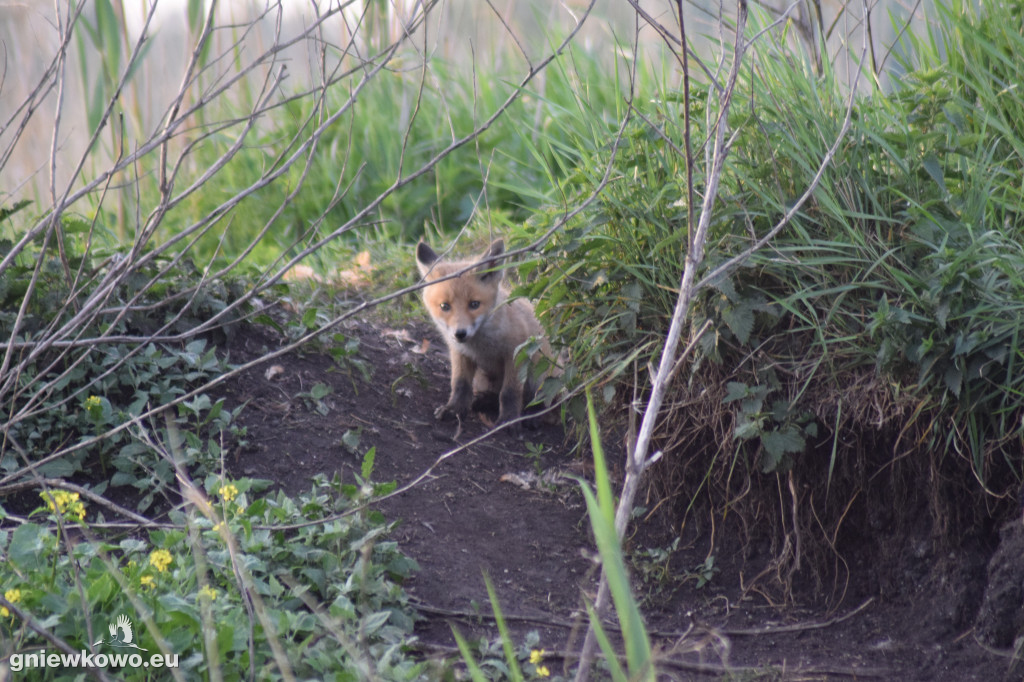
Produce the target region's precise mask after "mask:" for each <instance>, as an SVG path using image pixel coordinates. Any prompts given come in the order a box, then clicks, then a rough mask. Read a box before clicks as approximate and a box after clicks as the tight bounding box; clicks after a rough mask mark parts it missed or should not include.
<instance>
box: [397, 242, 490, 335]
mask: <svg viewBox="0 0 1024 682" xmlns="http://www.w3.org/2000/svg"><path fill="white" fill-rule="evenodd" d="M504 250H505V247H504V243H503V242H502V241H501V240H498V241H496V242H494V243H493V244H491V248H490V249H489V250H488V251H487V253H485V254H484V255H483V256H482V257H481V258H480V260H479V261H478V262H479V265H478V266H477V267H476V268H474V269H472V270H469V271H467V272H464V273H463V274H462V275H460V276H458V277H455V278H452V279H449V280H445V281H442V282H438V283H437V284H435V285H433V286H428V287H427V288H425V289H424V290H423V303H424V304H425V305H426V307H427V311H428V312H429V313H430V316H431V317H432V318H433V319H434V323H435V324H436V325H437V328H438V329H439V330H440V331H441V333H443V334H444V335H445V338H446V340H449V339H450V340H454V341H456V342H458V343H469V342H471V340H472V339H473V338H474V337H475V336H476V335H477V333H478V332H479V331H480V329H481V328H483V327H484V325H485V324H486V322H487V320H488V318H489V316H490V314H491V313H492V312H493V311H494V309H495V308H496V307H497V305H498V303H499V302H500V298H501V294H502V291H501V283H502V280H503V276H502V272H501V271H500V270H488V269H487V268H488V267H489V266H490V265H491V264H492V263H493V259H494V258H496V257H497V256H500V255H501V254H502V253H503V252H504ZM416 264H417V266H418V267H419V271H420V274H421V275H423V277H424V280H425V281H427V282H434V281H436V280H438V279H441V278H444V277H446V276H448V275H450V274H452V273H454V272H458V271H459V270H463V269H465V268H467V267H468V266H470V265H472V264H473V263H472V262H468V261H466V262H452V263H449V262H443V261H441V259H440V256H438V254H437V253H435V252H434V250H433V249H431V248H430V247H429V246H428V245H427V244H426V243H424V242H420V243H419V245H418V246H417V247H416Z"/></svg>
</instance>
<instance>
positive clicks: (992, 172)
mask: <svg viewBox="0 0 1024 682" xmlns="http://www.w3.org/2000/svg"><path fill="white" fill-rule="evenodd" d="M999 14H1000V13H999V12H998V11H996V10H995V8H991V7H989V8H983V9H982V10H981V11H980V12H975V11H973V10H971V11H968V10H966V9H964V8H953V9H950V10H948V11H947V10H942V11H941V12H940V15H939V16H938V17H937V18H936V20H937V22H938V23H937V28H936V29H935V33H934V34H933V37H932V41H931V43H929V44H927V45H926V44H923V43H921V44H918V45H916V46H914V49H912V50H910V52H911V53H912V54H914V55H917V58H918V59H919V60H920V63H919V64H916V65H912V64H910V63H908V64H907V68H908V69H910V70H909V72H908V74H907V75H906V76H905V77H904V78H903V79H902V81H901V84H900V85H899V86H897V89H896V91H895V92H894V93H892V94H888V95H887V94H884V93H881V92H874V93H872V94H871V95H870V96H863V97H860V98H859V99H858V100H857V101H856V103H855V110H854V117H853V121H852V126H851V129H850V132H849V134H848V135H847V136H846V137H845V138H844V139H843V144H842V147H841V148H840V150H839V153H837V154H836V156H835V158H834V159H833V160H832V163H831V166H830V167H829V168H828V170H827V172H826V173H825V174H824V176H823V177H822V180H821V182H820V184H819V185H818V187H817V189H816V190H815V192H814V194H813V196H812V197H811V198H810V200H809V201H808V202H807V203H806V204H805V205H804V206H803V207H802V208H801V209H800V210H799V211H798V212H797V214H796V215H795V217H794V218H793V220H792V221H791V222H790V223H789V224H788V226H787V227H786V228H785V229H784V230H783V231H782V232H781V233H780V234H779V235H778V236H777V237H776V238H775V239H774V240H773V241H772V243H771V245H770V246H769V247H767V248H763V249H761V250H759V251H756V252H754V253H753V254H751V255H750V256H749V258H748V259H747V260H745V261H744V262H743V263H742V264H741V265H740V266H739V267H735V268H733V269H730V270H725V271H722V272H720V271H718V270H716V268H718V266H720V265H721V264H723V263H726V262H728V261H729V260H730V259H732V258H733V257H735V256H736V255H738V254H740V253H742V252H743V251H744V250H745V249H747V248H748V247H749V246H750V245H751V244H752V243H754V242H755V241H756V239H757V238H758V237H759V236H760V235H763V234H766V233H767V232H768V230H769V229H771V228H772V226H773V225H775V224H776V223H777V222H778V220H779V219H780V218H781V217H782V216H783V215H784V214H786V213H787V211H788V210H789V208H790V207H791V206H792V205H793V202H795V201H796V199H797V198H798V196H799V195H800V194H801V193H802V192H803V191H804V190H805V188H807V187H809V186H811V182H812V178H813V177H814V175H815V173H816V170H817V168H818V165H819V163H820V160H821V159H823V158H826V153H827V151H828V149H829V146H830V144H832V142H833V140H835V139H836V138H837V136H838V134H839V130H840V126H841V123H842V121H843V114H844V109H845V99H844V95H843V94H842V90H843V89H842V87H841V86H840V84H839V82H838V80H837V78H836V75H835V74H834V73H832V72H830V71H828V70H827V69H826V70H825V72H824V74H823V75H822V76H821V77H816V75H815V74H814V73H812V71H811V63H810V61H806V62H801V61H798V60H794V59H791V58H789V57H787V56H786V54H788V53H787V52H786V50H787V49H788V48H784V47H783V46H781V45H768V44H766V43H764V42H762V44H761V45H760V49H759V50H758V52H757V53H756V55H757V56H756V58H755V59H754V61H753V63H752V64H751V66H750V68H749V69H744V70H742V71H741V74H740V78H739V81H738V86H737V88H738V89H737V94H736V100H737V102H742V103H743V104H742V106H736V107H734V108H733V109H732V111H731V113H730V116H729V118H728V127H729V134H730V135H732V136H733V139H732V142H731V147H730V155H729V157H728V158H727V160H726V164H725V168H724V171H723V173H722V176H721V185H720V190H719V191H720V195H719V197H720V200H719V202H718V204H717V205H716V207H715V209H714V210H715V212H714V215H713V216H712V220H711V226H710V231H709V237H708V242H707V256H706V259H705V263H704V267H703V270H702V273H703V274H701V275H698V279H699V278H700V277H705V279H706V282H704V284H705V286H704V287H703V289H702V291H701V292H700V293H699V295H698V297H697V299H696V300H695V302H694V305H693V308H692V316H691V319H690V328H691V330H692V334H693V335H694V336H696V335H698V334H699V335H700V342H699V344H698V348H697V354H696V357H695V358H694V359H693V360H692V362H691V363H690V364H689V371H688V372H687V371H686V370H682V369H681V370H680V371H681V372H683V373H682V374H680V381H678V382H677V389H676V390H675V395H674V396H672V397H671V398H670V400H669V405H667V406H666V408H665V409H664V414H663V417H662V420H661V427H660V434H659V448H661V449H663V450H664V451H665V452H666V453H673V454H672V455H671V456H667V457H666V460H667V462H666V463H665V464H663V465H659V466H660V467H661V468H660V469H659V470H658V473H657V474H656V475H655V476H654V477H653V479H654V485H655V486H657V487H659V488H660V490H661V493H662V494H668V495H671V494H674V493H677V492H680V491H681V490H682V491H685V493H686V494H684V495H681V496H680V497H681V499H686V500H692V499H694V497H695V495H696V493H697V491H700V490H703V491H705V494H706V495H708V496H709V497H708V498H706V499H710V500H711V504H712V508H716V509H719V510H727V509H734V508H735V507H736V505H737V504H739V503H740V502H741V501H742V500H744V498H746V502H747V503H748V504H747V505H746V507H749V510H750V511H751V513H756V510H757V509H761V510H766V509H767V510H770V509H773V508H774V509H794V510H795V512H794V514H795V517H794V518H790V514H788V513H786V512H783V513H782V514H776V513H774V512H767V513H768V514H769V517H770V519H773V520H774V528H775V529H776V532H777V533H778V534H780V535H783V536H785V535H789V534H791V533H798V534H801V535H806V536H807V539H808V540H810V541H809V542H804V544H803V547H804V550H805V551H813V550H812V549H811V548H813V547H814V546H815V542H817V544H818V545H823V544H824V545H828V544H829V543H831V542H833V538H835V537H836V533H837V532H838V530H839V529H841V527H842V525H843V523H844V521H849V520H850V518H851V516H850V514H851V512H850V510H851V507H849V504H850V503H851V500H854V499H856V498H857V496H858V495H859V491H862V490H866V489H867V490H872V491H873V493H872V494H869V495H868V496H866V497H864V498H862V502H861V503H862V504H867V505H870V504H874V502H873V501H872V500H874V499H875V497H874V495H875V494H878V495H879V497H878V499H879V500H882V499H891V495H890V494H881V492H880V491H882V490H892V489H893V487H894V488H895V489H897V490H899V491H901V492H902V493H903V494H902V495H901V496H900V497H899V498H898V499H901V500H902V501H903V502H904V503H905V504H907V505H909V506H908V511H909V510H910V508H911V507H913V506H915V505H920V504H929V505H930V506H931V509H932V512H933V515H934V517H935V519H936V521H937V526H936V528H937V529H938V530H940V531H942V532H943V533H947V534H948V535H947V537H949V538H953V537H956V536H957V534H959V533H960V532H962V531H963V530H964V529H965V528H966V527H968V526H970V525H971V524H973V523H974V522H975V520H976V517H975V515H974V513H973V511H971V510H972V509H975V508H977V505H976V504H975V503H971V504H966V505H965V504H961V503H959V500H962V499H963V498H962V496H963V495H967V496H968V497H969V498H971V499H974V500H976V501H977V503H981V498H982V497H988V503H989V504H994V505H995V507H996V509H999V508H1002V509H1003V511H1004V512H1005V511H1007V510H1009V509H1010V508H1011V506H1010V505H1008V504H1006V503H1005V500H1007V499H1009V498H1011V497H1012V496H1013V495H1014V494H1015V492H1016V490H1017V488H1018V487H1019V484H1020V481H1021V480H1022V478H1024V459H1022V458H1021V456H1020V448H1019V442H1020V438H1021V436H1022V435H1024V430H1022V426H1021V410H1020V406H1019V399H1018V397H1019V395H1020V394H1021V391H1022V389H1024V384H1022V379H1021V376H1020V372H1018V371H1017V368H1018V367H1020V366H1021V361H1022V360H1024V352H1022V350H1021V345H1020V343H1019V341H1018V340H1019V339H1020V338H1021V333H1022V332H1024V328H1022V324H1024V323H1022V322H1021V320H1022V316H1021V315H1020V302H1021V301H1022V300H1024V280H1022V279H1021V277H1020V274H1019V273H1020V272H1021V271H1022V268H1024V262H1022V257H1024V255H1022V254H1024V252H1022V250H1021V248H1020V238H1019V237H1020V232H1021V228H1022V226H1021V224H1020V220H1019V217H1020V216H1021V215H1022V213H1021V209H1022V208H1024V205H1022V204H1021V202H1020V197H1019V192H1018V191H1015V188H1016V185H1017V184H1018V183H1017V180H1015V178H1016V179H1019V175H1020V170H1021V160H1020V159H1021V157H1020V154H1019V153H1018V150H1019V149H1021V148H1022V141H1021V140H1022V138H1021V137H1020V135H1019V132H1018V131H1019V130H1020V129H1021V127H1020V125H1019V124H1020V123H1022V121H1021V120H1020V112H1021V111H1022V109H1021V108H1020V102H1019V94H1018V93H1016V92H1015V91H1014V90H1015V89H1014V88H1010V89H1009V90H1007V89H1006V87H1005V86H1006V85H1009V84H1011V83H1014V82H1016V80H1015V76H1020V75H1022V74H1020V73H1019V69H1020V68H1021V67H1020V65H1019V64H1016V63H1014V62H1013V60H1012V59H1010V58H1009V57H1007V55H1012V54H1015V53H1016V51H1017V50H1019V49H1020V48H1021V47H1022V46H1021V44H1020V41H1021V37H1020V35H1019V34H1018V33H1014V32H1013V31H1005V30H1002V29H1001V28H1000V27H1001V26H1004V25H1005V22H1004V18H998V17H999ZM967 43H970V45H969V46H968V45H967ZM961 45H963V47H964V50H963V51H958V49H959V48H958V47H957V46H961ZM939 46H942V47H941V49H940V48H939ZM943 50H948V51H949V52H950V53H953V52H957V53H958V54H967V55H969V57H968V58H967V59H960V58H959V57H958V58H957V59H954V60H951V61H950V62H949V63H944V62H943V60H942V59H940V58H939V56H940V55H942V54H946V52H944V51H943ZM912 67H913V68H912ZM990 71H991V72H990ZM1001 83H1002V84H1004V85H1003V86H1000V84H1001ZM711 87H713V86H708V85H701V86H698V87H695V88H694V89H693V90H692V91H691V93H690V96H691V101H692V106H691V111H690V117H689V121H690V122H691V123H692V125H693V128H692V130H691V131H690V136H691V139H692V140H694V141H701V140H707V139H708V137H709V135H710V132H709V131H710V130H711V127H710V126H711V124H714V123H715V120H714V119H713V118H711V120H707V118H710V115H709V117H707V118H706V117H704V116H702V113H703V112H704V111H705V106H704V104H703V103H704V102H705V101H706V100H707V98H708V97H709V96H710V95H711V94H713V92H712V91H711ZM678 99H679V98H677V97H672V96H670V95H669V94H665V95H664V96H662V97H660V98H658V99H656V100H654V101H652V102H650V103H640V102H636V103H634V106H636V107H637V113H638V115H637V117H636V118H635V119H634V120H633V121H632V122H631V123H630V124H629V125H627V126H626V127H625V128H624V129H623V132H622V134H621V136H616V135H617V131H616V129H615V128H613V127H612V126H610V125H606V126H604V127H603V129H601V132H600V133H599V134H597V135H595V136H594V137H593V138H592V139H590V141H589V142H588V144H586V145H583V146H582V147H581V151H580V154H579V157H578V164H577V166H576V171H575V172H574V173H571V174H569V175H568V176H567V179H566V181H565V182H564V183H563V184H562V192H563V194H565V195H569V196H572V197H575V198H576V199H577V200H578V201H582V200H583V199H584V198H588V197H592V196H595V193H596V200H594V201H593V203H592V204H591V205H590V206H589V207H588V208H587V209H586V210H584V211H582V212H581V213H580V214H579V215H577V216H575V217H574V218H572V219H571V220H570V221H569V222H568V224H566V225H565V226H564V228H561V229H558V230H556V231H554V233H553V234H552V236H551V239H550V240H548V241H547V242H545V243H544V244H543V245H542V246H541V247H540V249H539V251H540V257H539V258H538V259H536V260H533V261H531V262H529V263H527V264H526V265H524V267H523V274H524V277H525V279H526V280H527V281H528V283H529V284H528V285H527V286H526V287H524V291H526V292H528V294H529V295H531V296H534V297H536V298H537V299H538V300H539V301H540V303H539V304H538V312H539V314H540V315H541V316H542V319H545V320H547V321H548V322H549V323H550V326H551V327H552V328H553V329H555V330H556V333H557V334H559V339H558V340H559V341H561V342H562V344H563V345H564V346H565V347H567V348H568V349H569V351H570V353H569V356H570V358H571V364H570V365H569V367H568V368H567V371H566V373H565V379H566V381H567V382H569V383H570V384H572V383H576V382H583V381H586V380H588V378H590V377H594V376H605V377H614V380H612V379H605V380H604V381H606V382H608V383H607V390H606V392H605V394H606V396H607V397H609V398H610V397H611V396H612V395H617V396H618V400H616V401H614V402H613V403H612V404H613V405H617V406H620V407H621V408H622V410H623V413H625V411H627V410H628V409H630V408H629V407H628V406H629V405H631V404H632V403H633V401H634V399H635V398H636V397H643V396H644V395H646V391H647V390H648V382H649V378H650V376H651V373H650V372H649V371H648V369H647V368H648V367H649V366H652V364H653V363H654V360H655V358H656V357H657V356H658V353H659V351H660V348H661V345H662V343H663V342H664V338H663V334H664V330H665V329H666V328H667V326H668V320H669V319H670V317H671V315H672V311H673V305H674V302H675V299H676V295H677V292H678V288H679V275H680V273H681V272H682V270H683V262H684V258H685V256H686V249H687V239H688V231H687V229H688V216H687V214H688V210H689V207H688V202H689V195H688V193H687V190H686V187H685V172H684V170H685V165H686V154H685V151H684V150H685V149H686V140H685V137H684V132H685V128H684V121H686V118H685V116H684V112H683V111H682V109H681V104H680V102H679V101H678ZM979 102H981V103H982V104H981V106H979ZM609 138H613V139H614V140H615V142H614V144H612V145H607V144H604V142H603V141H606V140H608V139H609ZM703 153H704V152H703V151H700V149H699V148H698V149H696V150H695V151H694V154H695V156H697V157H698V158H700V157H701V156H702V155H703ZM609 166H610V168H611V172H610V173H609V172H607V171H608V168H609ZM695 170H696V173H695V174H696V177H695V180H694V185H695V191H694V195H695V196H697V197H700V195H701V193H702V192H703V191H704V188H705V186H706V184H705V183H706V182H707V179H706V178H705V177H702V176H701V172H702V171H701V164H697V165H696V168H695ZM564 215H565V211H563V210H561V209H559V208H554V209H552V210H551V211H549V212H547V213H544V214H541V215H539V216H537V217H536V218H535V219H533V220H532V221H529V222H527V223H526V224H525V225H524V226H523V228H522V238H523V239H524V240H525V241H528V242H533V241H534V240H536V239H538V238H539V237H540V236H541V235H545V234H547V233H548V232H549V231H550V229H551V226H552V225H555V224H558V222H559V221H561V220H563V216H564ZM709 275H711V276H709ZM574 412H575V413H579V412H581V410H580V407H579V406H577V407H576V409H575V410H574ZM877 472H888V473H887V474H886V475H885V476H883V477H882V478H881V479H879V478H876V477H875V474H876V473H877ZM763 474H772V475H777V476H781V477H783V478H787V477H789V478H790V481H792V480H794V479H793V478H792V477H795V480H797V481H799V482H800V483H798V484H797V485H793V484H792V483H789V484H787V483H782V485H777V484H776V483H774V482H770V479H764V478H763V476H762V475H763ZM904 475H907V476H908V477H909V479H910V480H923V479H927V480H933V481H941V482H942V483H937V484H936V485H935V486H934V487H931V488H928V489H926V490H922V489H921V488H916V489H914V488H913V487H910V488H906V487H904V484H902V483H900V482H899V481H901V480H903V477H904ZM869 479H871V480H869ZM748 481H752V482H753V485H754V490H755V491H759V492H758V495H755V496H754V497H753V498H751V497H749V496H748V493H749V491H750V488H749V487H748V485H747V482H748ZM759 481H761V482H759ZM762 495H767V496H771V497H776V498H778V497H781V498H782V499H776V500H775V502H774V503H772V504H763V501H762V500H761V497H760V496H762ZM790 497H792V499H790ZM690 504H693V503H692V502H691V503H690ZM853 510H854V515H856V511H857V507H856V506H855V507H854V508H853ZM681 511H682V512H683V513H685V512H686V508H684V509H682V510H681ZM762 513H764V512H762ZM999 513H1001V512H999V511H996V514H997V515H998V514H999ZM769 525H771V524H769ZM795 544H796V546H799V543H795ZM784 545H785V546H786V547H789V548H792V547H793V546H794V544H793V543H790V544H786V543H782V542H781V541H780V544H779V545H778V546H779V547H782V546H784ZM790 558H791V559H793V557H790ZM793 563H794V564H799V563H800V557H795V560H794V561H793Z"/></svg>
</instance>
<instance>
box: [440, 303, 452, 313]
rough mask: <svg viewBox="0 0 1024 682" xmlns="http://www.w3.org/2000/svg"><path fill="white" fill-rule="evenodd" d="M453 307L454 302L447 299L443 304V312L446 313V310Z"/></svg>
mask: <svg viewBox="0 0 1024 682" xmlns="http://www.w3.org/2000/svg"><path fill="white" fill-rule="evenodd" d="M451 309H452V304H451V303H448V302H447V301H445V302H444V303H442V304H441V312H445V313H446V312H448V311H449V310H451Z"/></svg>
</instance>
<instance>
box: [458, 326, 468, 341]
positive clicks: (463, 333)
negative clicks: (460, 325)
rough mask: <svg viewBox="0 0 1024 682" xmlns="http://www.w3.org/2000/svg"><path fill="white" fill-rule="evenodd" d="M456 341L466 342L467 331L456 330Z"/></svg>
mask: <svg viewBox="0 0 1024 682" xmlns="http://www.w3.org/2000/svg"><path fill="white" fill-rule="evenodd" d="M455 340H456V341H465V340H466V330H465V329H456V330H455Z"/></svg>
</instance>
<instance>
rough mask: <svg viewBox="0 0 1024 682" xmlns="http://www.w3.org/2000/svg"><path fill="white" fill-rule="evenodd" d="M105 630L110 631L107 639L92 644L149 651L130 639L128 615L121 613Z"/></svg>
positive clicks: (130, 628) (130, 627)
mask: <svg viewBox="0 0 1024 682" xmlns="http://www.w3.org/2000/svg"><path fill="white" fill-rule="evenodd" d="M107 630H109V631H110V639H109V640H102V639H101V640H99V641H98V642H96V644H95V645H93V646H98V645H100V644H109V645H110V646H114V647H119V648H127V649H138V650H139V651H149V649H143V648H142V647H140V646H139V645H138V644H136V643H135V642H133V641H132V638H133V634H132V622H131V620H129V619H128V616H126V615H124V614H123V613H122V614H121V615H120V616H118V617H117V620H116V621H114V622H113V623H110V624H109V625H108V626H107Z"/></svg>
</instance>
